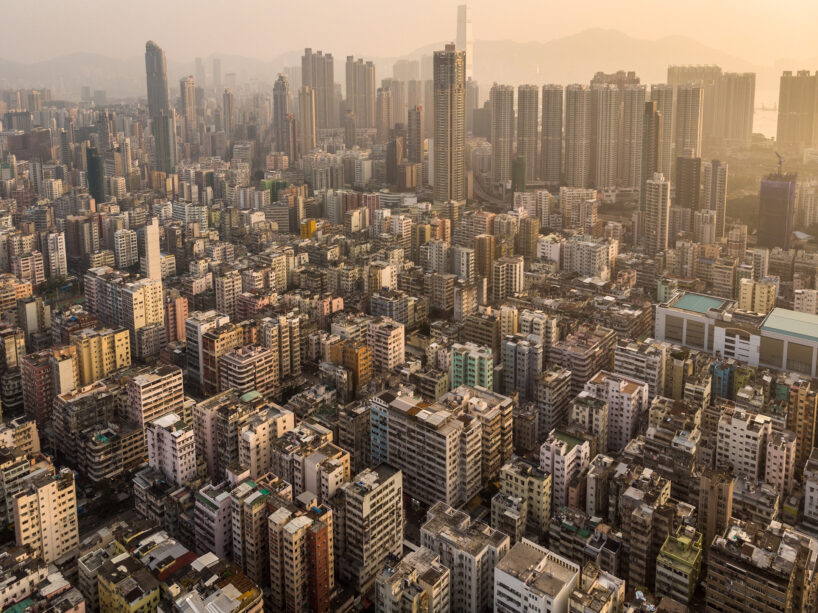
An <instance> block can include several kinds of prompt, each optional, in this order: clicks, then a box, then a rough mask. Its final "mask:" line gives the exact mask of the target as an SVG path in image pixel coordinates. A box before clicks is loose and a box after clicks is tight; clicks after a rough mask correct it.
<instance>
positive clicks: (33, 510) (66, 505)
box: [13, 468, 79, 564]
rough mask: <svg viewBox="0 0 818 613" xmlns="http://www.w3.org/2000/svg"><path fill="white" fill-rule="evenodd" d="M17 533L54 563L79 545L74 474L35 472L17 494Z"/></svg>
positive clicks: (20, 541)
mask: <svg viewBox="0 0 818 613" xmlns="http://www.w3.org/2000/svg"><path fill="white" fill-rule="evenodd" d="M13 504H14V536H15V539H16V541H17V545H19V546H26V545H27V546H30V547H31V548H32V549H33V550H34V551H35V552H36V554H37V555H38V556H39V557H40V558H41V559H42V560H43V561H44V562H46V563H47V564H50V563H52V562H54V561H55V560H57V559H58V558H61V557H62V556H64V555H65V554H67V553H69V552H71V551H72V550H74V549H75V548H77V547H78V546H79V527H78V523H77V493H76V489H75V486H74V473H73V472H72V471H70V470H68V469H62V470H60V472H59V473H57V474H54V470H53V468H52V469H51V470H48V469H46V470H43V471H40V472H37V473H33V474H32V475H31V476H30V477H29V478H28V482H27V483H26V484H25V486H24V488H23V490H22V491H21V492H19V493H17V494H16V495H15V496H14V503H13Z"/></svg>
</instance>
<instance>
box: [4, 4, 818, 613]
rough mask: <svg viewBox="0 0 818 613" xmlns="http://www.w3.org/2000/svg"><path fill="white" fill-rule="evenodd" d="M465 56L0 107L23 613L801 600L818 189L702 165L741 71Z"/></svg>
mask: <svg viewBox="0 0 818 613" xmlns="http://www.w3.org/2000/svg"><path fill="white" fill-rule="evenodd" d="M472 47H473V45H472V40H471V17H470V13H469V11H468V8H467V7H465V6H462V7H460V8H459V10H458V40H457V42H456V43H453V44H448V45H445V47H444V49H442V50H439V51H436V52H434V54H433V55H432V56H430V57H428V58H424V59H423V60H422V61H419V62H418V61H408V60H401V61H398V62H396V63H395V65H394V68H393V73H392V76H391V77H387V78H382V79H381V81H380V82H378V81H376V78H375V74H376V73H375V70H376V67H375V63H374V62H373V61H367V60H365V59H363V58H355V57H352V56H350V57H347V58H346V62H345V65H344V68H345V81H344V82H343V86H344V87H341V84H340V83H338V82H339V81H341V78H339V76H338V75H337V74H336V73H335V72H334V71H335V60H334V58H333V56H332V54H330V53H325V52H323V51H319V50H313V49H309V48H308V49H306V50H305V52H304V55H303V57H302V60H301V65H300V66H295V67H290V68H287V69H286V70H285V71H284V72H282V74H280V75H278V76H277V78H276V79H275V83H274V84H273V86H272V89H271V90H269V91H268V89H269V88H262V89H259V90H256V89H253V87H255V86H250V85H245V84H242V83H238V82H237V77H236V74H234V73H226V74H223V73H222V67H221V63H220V61H219V60H218V59H215V60H214V61H213V66H212V71H211V72H210V75H207V74H206V73H207V71H206V70H205V66H204V62H202V61H201V60H199V59H197V60H196V65H195V74H194V75H192V76H187V77H184V78H182V79H181V80H180V83H179V96H178V97H177V96H176V95H175V91H172V89H171V88H169V86H168V74H167V72H168V71H167V65H166V58H165V54H164V51H163V50H162V49H161V48H160V47H159V46H158V45H157V44H156V43H154V42H152V41H151V42H148V43H147V45H146V50H145V64H146V75H147V104H145V103H144V101H137V102H135V101H123V102H121V103H116V104H109V103H107V101H106V100H105V95H104V92H96V93H95V95H93V96H92V95H91V92H90V91H87V92H83V99H82V101H81V102H80V103H78V104H75V103H69V102H65V101H58V100H54V99H52V96H51V95H50V92H49V90H48V89H30V90H10V89H4V90H0V111H2V112H0V120H2V121H1V122H0V402H1V404H2V425H0V518H1V519H2V520H3V521H4V524H5V525H6V526H7V527H8V528H9V530H8V531H7V532H6V533H5V537H6V540H7V542H2V543H0V605H1V608H2V609H3V610H4V611H5V610H9V611H14V612H18V613H22V612H26V611H35V612H36V611H49V610H52V609H53V610H57V611H59V612H60V613H85V612H86V611H87V612H89V613H96V612H99V613H159V612H162V613H170V612H176V613H258V612H261V611H263V610H267V611H287V612H292V613H298V612H304V613H307V612H329V611H360V610H372V608H374V610H377V611H382V612H388V613H392V612H395V613H397V612H412V613H421V612H428V613H446V612H449V611H451V612H455V613H483V612H485V611H489V610H493V611H499V612H501V613H512V612H521V613H522V612H542V613H545V612H554V613H569V612H570V613H620V612H623V611H633V612H638V611H669V612H680V611H687V610H691V611H692V610H708V611H723V612H728V611H730V612H732V611H735V612H739V611H748V610H760V611H761V610H763V611H787V612H789V611H810V610H814V609H815V608H816V607H818V589H816V586H818V576H816V570H817V569H818V249H816V248H815V242H814V240H813V241H812V242H810V240H811V237H809V236H808V235H806V234H805V233H803V232H800V231H799V228H806V227H808V226H809V225H810V224H814V223H816V222H818V187H816V182H815V181H814V180H805V179H804V178H801V179H800V180H799V179H798V178H797V177H796V176H795V175H793V174H786V173H785V172H784V171H783V168H782V166H779V168H778V171H777V172H774V173H772V174H770V175H769V176H767V177H766V178H764V179H763V180H762V181H761V186H760V192H759V199H760V207H759V221H758V227H757V230H756V231H755V232H753V231H752V230H751V229H750V228H748V225H747V224H746V220H741V219H735V218H733V217H732V216H730V215H729V214H728V210H727V194H728V183H727V177H728V164H727V163H726V162H725V161H720V160H718V159H706V158H705V157H704V153H705V152H707V153H712V152H714V151H715V152H719V155H721V156H724V157H726V158H729V159H732V158H731V156H732V155H734V154H735V153H736V152H741V151H745V150H747V148H748V147H750V145H751V143H752V142H753V140H754V136H753V134H752V118H753V107H754V96H755V75H754V74H750V73H748V74H739V73H731V72H723V71H722V70H721V69H720V68H719V67H717V66H671V67H669V68H668V76H667V83H666V84H654V85H651V86H649V87H648V86H646V85H644V84H642V83H641V82H640V79H639V77H638V76H637V75H636V74H635V73H634V72H624V71H619V72H616V73H612V74H606V73H601V72H600V73H597V74H596V75H594V76H593V79H592V80H591V82H590V84H572V85H566V86H564V87H563V86H561V85H551V84H547V85H542V86H540V85H537V86H535V85H520V86H519V87H517V88H516V90H515V88H514V87H511V86H509V85H502V84H495V85H494V86H493V87H491V89H490V91H489V93H488V96H487V99H488V102H486V104H485V105H482V106H481V105H480V90H479V88H478V85H477V82H476V81H475V80H474V78H473V66H472V62H473V57H472V55H471V53H472ZM339 67H340V66H339ZM208 76H209V78H207V77H208ZM815 82H816V77H815V76H813V75H810V74H809V73H808V72H799V73H797V74H796V75H793V74H792V73H784V75H783V76H782V78H781V93H780V95H781V102H780V105H779V114H780V119H779V124H778V143H779V144H780V145H781V147H782V149H783V150H784V151H788V152H789V151H793V150H796V151H798V153H799V154H801V153H805V151H806V153H805V155H807V154H808V151H807V150H809V149H811V148H818V142H816V141H815V138H816V137H815V135H816V134H818V129H814V128H813V127H812V126H813V124H814V125H815V126H818V115H816V113H818V111H816V110H815V108H816V105H815V102H816V96H818V93H816V92H818V89H816V85H815ZM810 88H812V89H810ZM810 92H811V93H810ZM483 93H484V96H483V97H484V98H486V96H485V92H483ZM808 94H809V95H808ZM809 96H812V97H811V98H810V97H809ZM515 99H516V100H515ZM515 102H516V103H515ZM808 128H809V129H808ZM711 157H713V156H711ZM608 203H615V204H616V205H617V207H620V208H623V210H625V211H626V213H624V214H616V215H614V214H610V215H604V216H603V215H602V214H600V211H601V207H603V206H604V205H605V204H608Z"/></svg>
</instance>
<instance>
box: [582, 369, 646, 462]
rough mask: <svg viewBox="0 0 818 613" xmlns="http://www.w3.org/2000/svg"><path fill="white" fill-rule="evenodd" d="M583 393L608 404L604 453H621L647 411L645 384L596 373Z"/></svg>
mask: <svg viewBox="0 0 818 613" xmlns="http://www.w3.org/2000/svg"><path fill="white" fill-rule="evenodd" d="M585 391H587V392H588V393H589V394H591V395H592V396H593V397H594V398H596V399H597V400H600V401H602V402H606V403H607V404H608V449H607V450H606V451H608V452H618V451H621V450H622V449H624V448H625V445H627V444H628V442H629V441H630V440H631V439H632V438H633V437H634V436H636V429H637V426H638V424H639V420H640V418H641V417H642V415H643V414H644V413H645V411H647V409H648V385H647V383H644V382H642V381H639V380H637V379H630V378H628V377H623V376H621V375H614V374H613V373H610V372H607V371H600V372H598V373H597V374H596V375H594V376H593V377H592V378H591V379H590V380H589V381H588V382H587V383H586V384H585Z"/></svg>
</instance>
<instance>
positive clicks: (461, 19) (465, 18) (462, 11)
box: [457, 4, 474, 79]
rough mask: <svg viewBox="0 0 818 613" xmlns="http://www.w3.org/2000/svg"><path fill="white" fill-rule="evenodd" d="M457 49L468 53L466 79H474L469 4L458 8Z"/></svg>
mask: <svg viewBox="0 0 818 613" xmlns="http://www.w3.org/2000/svg"><path fill="white" fill-rule="evenodd" d="M457 49H458V51H464V52H465V53H466V78H467V79H472V78H473V77H474V38H473V35H472V24H471V10H470V9H469V6H468V5H467V4H461V5H459V6H458V7H457Z"/></svg>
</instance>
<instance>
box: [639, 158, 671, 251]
mask: <svg viewBox="0 0 818 613" xmlns="http://www.w3.org/2000/svg"><path fill="white" fill-rule="evenodd" d="M669 217H670V182H669V181H667V180H666V179H665V177H664V175H663V174H662V173H660V172H657V173H654V175H653V178H652V179H648V180H647V181H646V182H645V215H644V223H643V228H642V229H641V230H640V232H639V234H640V236H641V237H642V243H643V245H644V247H645V250H646V252H647V253H649V254H651V255H653V254H656V253H660V252H662V251H665V250H666V249H667V246H668V229H669V228H668V224H669Z"/></svg>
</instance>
